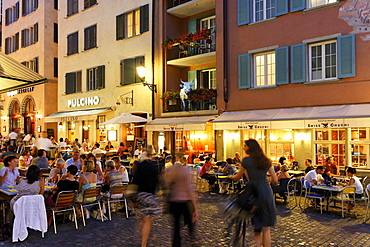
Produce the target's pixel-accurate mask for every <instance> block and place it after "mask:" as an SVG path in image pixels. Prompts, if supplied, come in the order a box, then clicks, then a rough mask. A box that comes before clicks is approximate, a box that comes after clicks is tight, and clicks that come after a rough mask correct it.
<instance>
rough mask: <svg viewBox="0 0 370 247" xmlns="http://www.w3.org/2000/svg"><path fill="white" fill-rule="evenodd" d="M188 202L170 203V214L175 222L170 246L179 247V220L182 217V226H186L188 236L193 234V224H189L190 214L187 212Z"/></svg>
mask: <svg viewBox="0 0 370 247" xmlns="http://www.w3.org/2000/svg"><path fill="white" fill-rule="evenodd" d="M189 203H190V201H185V202H170V213H171V214H173V217H174V220H175V229H174V235H173V241H172V246H173V247H178V246H181V236H180V229H181V228H180V218H181V216H182V215H184V224H185V225H188V229H189V233H190V235H192V234H193V232H194V227H193V223H192V222H191V213H190V210H189Z"/></svg>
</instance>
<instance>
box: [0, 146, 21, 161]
mask: <svg viewBox="0 0 370 247" xmlns="http://www.w3.org/2000/svg"><path fill="white" fill-rule="evenodd" d="M6 150H7V151H6V152H4V153H2V154H1V155H0V159H4V158H5V156H7V155H17V154H16V153H14V147H13V146H10V145H9V146H8V147H7V148H6Z"/></svg>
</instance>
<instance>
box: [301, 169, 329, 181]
mask: <svg viewBox="0 0 370 247" xmlns="http://www.w3.org/2000/svg"><path fill="white" fill-rule="evenodd" d="M324 171H325V167H324V166H318V167H316V169H315V170H312V171H309V172H308V173H307V174H306V176H305V177H304V180H305V181H308V182H309V184H310V186H313V185H317V184H321V183H323V182H324V179H323V177H322V174H323V173H324Z"/></svg>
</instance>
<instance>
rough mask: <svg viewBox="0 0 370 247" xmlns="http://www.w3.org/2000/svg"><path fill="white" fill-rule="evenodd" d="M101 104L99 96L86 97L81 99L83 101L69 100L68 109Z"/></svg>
mask: <svg viewBox="0 0 370 247" xmlns="http://www.w3.org/2000/svg"><path fill="white" fill-rule="evenodd" d="M99 103H100V98H99V97H98V96H94V97H86V98H81V99H70V100H68V108H71V107H80V106H89V105H98V104H99Z"/></svg>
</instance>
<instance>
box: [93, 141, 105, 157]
mask: <svg viewBox="0 0 370 247" xmlns="http://www.w3.org/2000/svg"><path fill="white" fill-rule="evenodd" d="M101 153H104V152H103V150H101V149H100V144H99V143H95V145H94V150H93V151H92V154H93V155H95V154H101Z"/></svg>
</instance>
